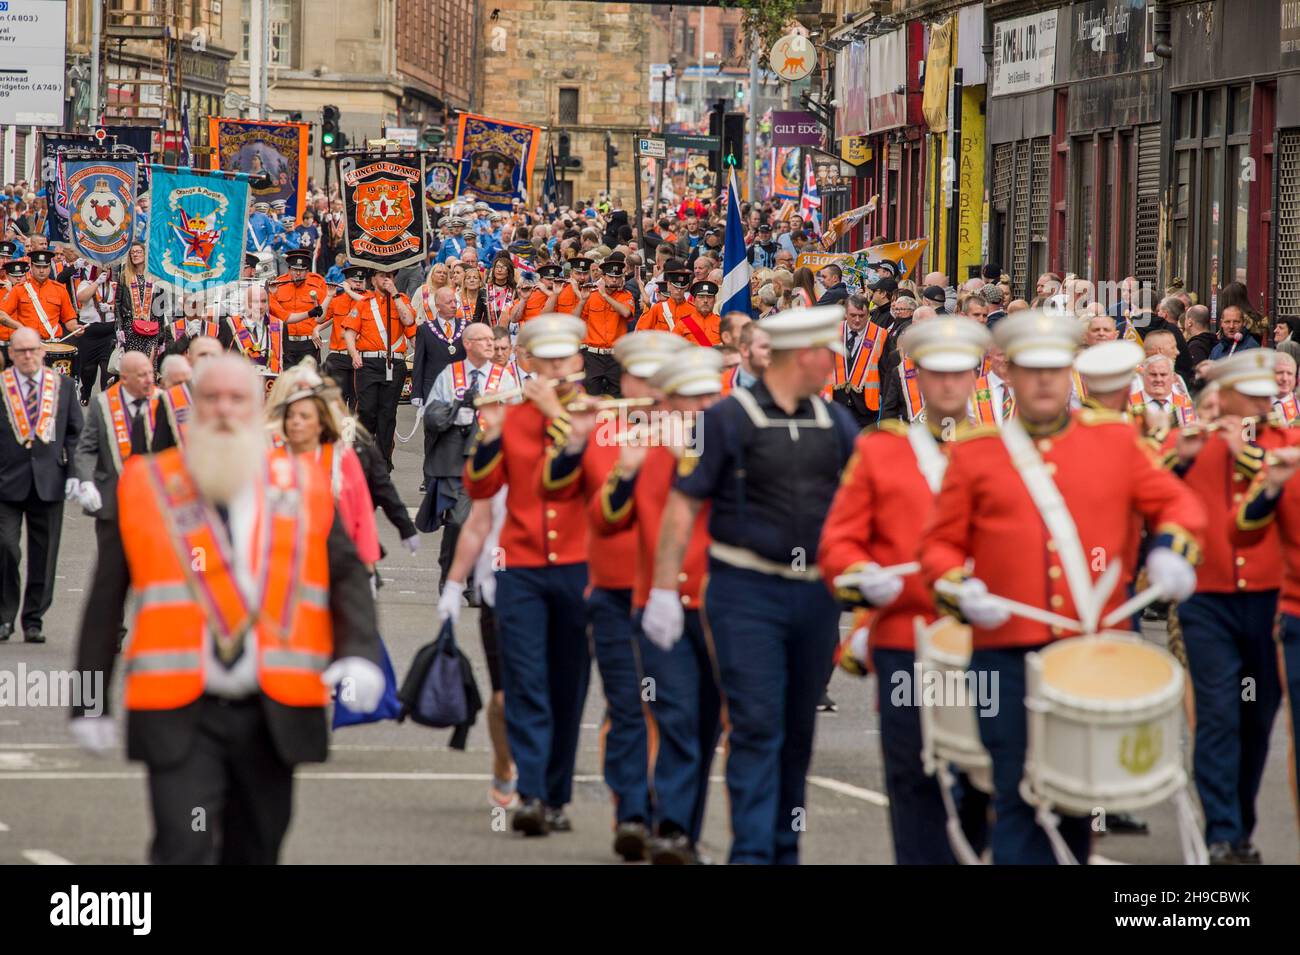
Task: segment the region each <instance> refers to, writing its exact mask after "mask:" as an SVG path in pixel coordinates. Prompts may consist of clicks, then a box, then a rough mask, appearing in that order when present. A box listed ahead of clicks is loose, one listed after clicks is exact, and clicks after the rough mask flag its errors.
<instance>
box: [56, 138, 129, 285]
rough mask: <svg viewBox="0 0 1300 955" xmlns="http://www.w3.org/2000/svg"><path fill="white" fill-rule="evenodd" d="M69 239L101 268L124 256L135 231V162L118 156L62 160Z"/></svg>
mask: <svg viewBox="0 0 1300 955" xmlns="http://www.w3.org/2000/svg"><path fill="white" fill-rule="evenodd" d="M63 172H64V176H65V180H66V183H67V195H68V205H67V209H68V240H69V241H70V242H71V243H72V247H73V248H74V249H76V250H77V254H78V255H79V256H81V257H82V258H84V259H87V260H88V261H90V262H93V263H94V264H95V265H98V266H99V267H100V268H108V267H109V266H112V265H116V264H117V263H118V262H120V261H121V260H122V259H124V258H126V253H127V252H129V251H130V249H131V236H132V235H133V234H134V232H135V177H136V164H135V163H133V162H121V161H117V160H105V159H91V160H75V161H74V160H70V159H65V160H64V161H63Z"/></svg>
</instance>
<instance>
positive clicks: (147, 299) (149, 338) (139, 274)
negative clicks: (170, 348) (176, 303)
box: [116, 242, 167, 361]
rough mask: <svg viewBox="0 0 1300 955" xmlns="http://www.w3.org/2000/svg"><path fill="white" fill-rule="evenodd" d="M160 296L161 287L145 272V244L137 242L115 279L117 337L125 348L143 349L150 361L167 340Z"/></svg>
mask: <svg viewBox="0 0 1300 955" xmlns="http://www.w3.org/2000/svg"><path fill="white" fill-rule="evenodd" d="M162 297H163V290H162V289H160V288H156V287H155V286H154V284H153V282H150V281H149V278H148V276H147V275H146V274H145V250H144V244H143V243H140V242H137V243H135V244H134V245H132V246H131V250H130V251H129V252H127V254H126V264H125V265H123V266H122V276H121V278H120V279H119V280H118V283H117V303H116V304H117V341H118V344H120V345H121V346H122V348H123V349H124V350H125V351H138V352H144V353H145V354H146V355H148V356H149V360H150V361H154V360H155V359H156V358H157V357H158V355H160V354H161V353H162V349H163V345H164V344H165V342H166V341H167V339H166V335H167V325H166V322H165V321H164V320H163V303H162V301H161V299H162Z"/></svg>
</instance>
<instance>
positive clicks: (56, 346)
mask: <svg viewBox="0 0 1300 955" xmlns="http://www.w3.org/2000/svg"><path fill="white" fill-rule="evenodd" d="M42 344H43V345H44V346H45V364H46V365H47V366H48V367H50V368H53V369H54V370H55V371H57V372H58V373H59V374H61V375H67V376H68V377H69V378H72V377H74V376H75V374H76V370H77V346H76V345H74V344H72V343H71V342H42Z"/></svg>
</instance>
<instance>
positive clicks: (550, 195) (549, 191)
mask: <svg viewBox="0 0 1300 955" xmlns="http://www.w3.org/2000/svg"><path fill="white" fill-rule="evenodd" d="M542 202H544V203H553V204H555V205H557V206H558V205H559V204H560V186H559V184H558V183H557V182H556V181H555V146H553V145H550V146H548V147H547V149H546V178H545V179H543V180H542Z"/></svg>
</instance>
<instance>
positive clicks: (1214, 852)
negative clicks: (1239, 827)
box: [1210, 842, 1238, 865]
mask: <svg viewBox="0 0 1300 955" xmlns="http://www.w3.org/2000/svg"><path fill="white" fill-rule="evenodd" d="M1237 864H1238V861H1237V852H1236V850H1235V849H1233V848H1232V843H1231V842H1212V843H1210V865H1237Z"/></svg>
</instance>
